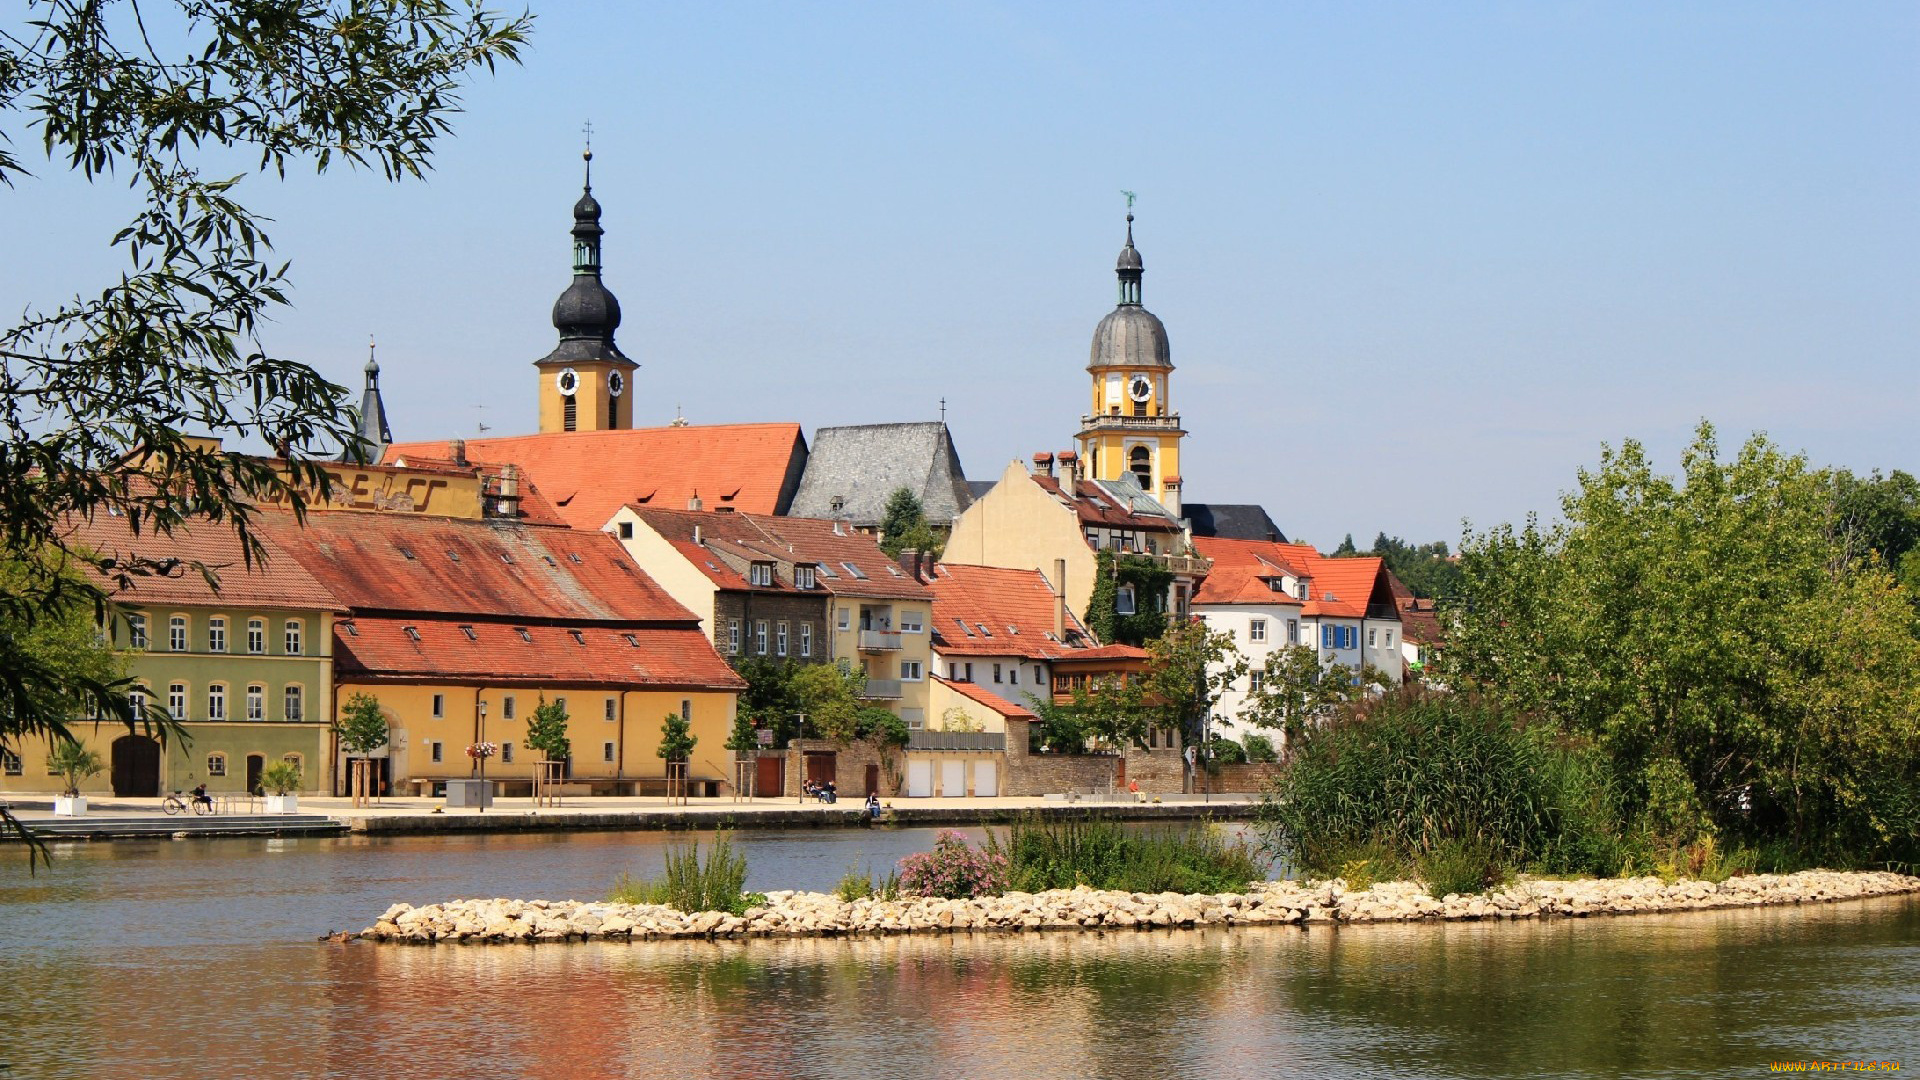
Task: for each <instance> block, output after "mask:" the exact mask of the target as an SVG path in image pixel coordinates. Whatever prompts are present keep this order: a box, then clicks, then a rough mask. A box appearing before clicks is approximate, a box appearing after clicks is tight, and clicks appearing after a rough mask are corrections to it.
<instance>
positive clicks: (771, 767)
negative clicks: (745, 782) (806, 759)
mask: <svg viewBox="0 0 1920 1080" xmlns="http://www.w3.org/2000/svg"><path fill="white" fill-rule="evenodd" d="M785 765H786V762H785V761H782V760H781V759H779V758H777V757H763V758H761V759H760V760H759V761H758V762H756V763H755V764H754V769H755V773H754V777H753V793H754V794H755V795H767V796H773V795H779V794H780V793H781V792H783V791H785V790H786V789H787V770H786V768H785V767H784V766H785Z"/></svg>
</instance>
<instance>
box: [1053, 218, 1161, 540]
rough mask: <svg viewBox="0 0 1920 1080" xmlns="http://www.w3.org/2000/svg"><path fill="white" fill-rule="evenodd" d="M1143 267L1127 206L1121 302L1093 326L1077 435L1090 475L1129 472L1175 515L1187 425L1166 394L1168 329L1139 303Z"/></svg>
mask: <svg viewBox="0 0 1920 1080" xmlns="http://www.w3.org/2000/svg"><path fill="white" fill-rule="evenodd" d="M1144 270H1145V268H1144V266H1143V264H1142V263H1141V260H1140V252H1139V251H1137V250H1135V249H1134V246H1133V215H1132V214H1131V213H1129V214H1128V215H1127V246H1126V247H1124V248H1122V249H1121V250H1120V259H1119V263H1118V265H1117V266H1116V267H1115V272H1116V273H1117V274H1118V275H1119V277H1120V303H1119V305H1118V306H1116V307H1115V308H1114V309H1113V311H1111V312H1109V313H1108V315H1107V317H1106V318H1104V319H1101V320H1100V325H1099V326H1098V327H1097V328H1095V330H1094V332H1093V349H1092V353H1091V356H1090V357H1089V359H1088V362H1087V372H1088V374H1090V375H1091V376H1092V377H1093V386H1092V394H1091V397H1090V399H1089V403H1088V404H1089V408H1088V411H1087V413H1086V414H1085V415H1084V416H1082V417H1081V418H1080V434H1079V436H1078V439H1077V441H1078V443H1079V452H1080V457H1081V459H1082V460H1083V461H1084V462H1085V468H1086V475H1087V476H1088V477H1089V478H1090V479H1094V480H1117V479H1119V478H1120V477H1121V475H1122V474H1128V473H1130V474H1132V475H1133V476H1134V477H1135V478H1136V479H1138V481H1139V483H1140V487H1141V488H1142V489H1143V490H1145V491H1146V492H1147V493H1148V494H1150V495H1152V496H1153V497H1154V498H1155V499H1157V500H1159V501H1160V503H1161V505H1163V506H1165V507H1166V508H1167V509H1168V510H1170V511H1172V513H1173V516H1174V517H1176V518H1177V517H1179V516H1180V440H1181V438H1182V437H1183V436H1185V435H1186V432H1185V431H1184V430H1182V429H1181V427H1180V414H1179V413H1177V412H1175V411H1174V410H1173V406H1172V403H1171V399H1170V398H1169V396H1168V390H1169V386H1168V384H1169V382H1170V381H1171V378H1172V374H1173V359H1172V351H1171V350H1170V349H1169V348H1168V345H1167V328H1166V326H1164V325H1163V324H1162V323H1161V322H1160V319H1159V318H1158V317H1157V316H1155V315H1154V314H1153V312H1151V311H1148V310H1147V309H1146V308H1145V307H1142V306H1141V304H1140V275H1141V274H1142V273H1143V272H1144Z"/></svg>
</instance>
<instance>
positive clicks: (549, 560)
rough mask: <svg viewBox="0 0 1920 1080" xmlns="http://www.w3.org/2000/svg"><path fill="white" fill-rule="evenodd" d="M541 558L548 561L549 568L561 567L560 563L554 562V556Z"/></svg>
mask: <svg viewBox="0 0 1920 1080" xmlns="http://www.w3.org/2000/svg"><path fill="white" fill-rule="evenodd" d="M540 557H541V558H543V559H545V560H547V565H548V566H551V567H555V568H556V569H557V568H558V567H559V566H560V564H559V563H557V562H554V561H553V556H551V555H542V556H540Z"/></svg>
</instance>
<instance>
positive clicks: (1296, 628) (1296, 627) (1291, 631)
mask: <svg viewBox="0 0 1920 1080" xmlns="http://www.w3.org/2000/svg"><path fill="white" fill-rule="evenodd" d="M1287 644H1289V645H1298V644H1300V620H1299V619H1288V620H1287Z"/></svg>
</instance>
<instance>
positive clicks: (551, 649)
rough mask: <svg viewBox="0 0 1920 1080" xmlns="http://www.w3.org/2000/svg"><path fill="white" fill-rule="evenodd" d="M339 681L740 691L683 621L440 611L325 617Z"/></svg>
mask: <svg viewBox="0 0 1920 1080" xmlns="http://www.w3.org/2000/svg"><path fill="white" fill-rule="evenodd" d="M333 638H334V654H333V655H334V669H335V671H336V672H338V674H339V677H340V678H341V679H343V680H352V679H372V680H381V681H391V682H445V681H449V680H460V681H467V680H473V679H484V680H486V681H487V682H488V683H490V684H501V685H512V684H515V683H524V684H539V685H552V684H555V683H563V684H569V685H575V686H580V685H586V686H607V687H629V688H643V687H644V688H648V689H686V690H739V689H742V688H744V687H745V686H746V683H745V681H744V680H742V679H741V678H740V676H738V675H736V674H734V671H733V669H732V668H731V667H729V666H728V665H727V662H726V661H725V660H722V659H721V658H720V656H719V654H718V653H716V652H714V651H713V644H712V643H711V642H709V641H708V640H707V638H706V635H704V634H702V633H701V632H700V631H698V630H695V629H688V628H679V627H671V628H661V627H648V626H639V627H628V628H620V627H606V626H586V627H579V628H568V627H563V626H550V625H548V626H543V625H537V624H533V623H527V624H515V623H511V622H500V621H492V620H480V619H462V618H447V617H432V618H411V617H406V616H396V617H369V616H354V617H352V618H347V619H341V620H339V621H337V622H336V623H335V624H334V634H333Z"/></svg>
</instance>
